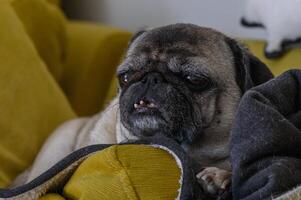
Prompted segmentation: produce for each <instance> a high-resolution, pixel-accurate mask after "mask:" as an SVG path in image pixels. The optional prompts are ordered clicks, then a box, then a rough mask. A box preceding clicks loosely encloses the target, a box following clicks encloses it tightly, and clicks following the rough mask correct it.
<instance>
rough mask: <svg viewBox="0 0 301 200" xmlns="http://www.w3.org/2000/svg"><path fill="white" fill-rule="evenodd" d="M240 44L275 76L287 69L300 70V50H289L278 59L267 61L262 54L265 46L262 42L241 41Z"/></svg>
mask: <svg viewBox="0 0 301 200" xmlns="http://www.w3.org/2000/svg"><path fill="white" fill-rule="evenodd" d="M242 42H243V43H244V44H245V45H246V46H247V47H248V48H249V49H250V50H251V52H252V53H254V55H256V56H257V57H258V58H259V59H260V60H262V61H263V62H264V63H265V64H266V65H268V66H269V68H270V70H271V71H272V72H273V74H274V75H276V76H277V75H280V74H281V73H283V72H285V71H287V70H289V69H301V48H299V49H293V50H290V51H288V52H287V53H286V54H285V55H284V56H282V57H281V58H278V59H267V58H266V57H265V56H264V53H263V49H264V45H265V43H264V42H263V41H256V40H242Z"/></svg>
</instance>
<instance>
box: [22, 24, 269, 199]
mask: <svg viewBox="0 0 301 200" xmlns="http://www.w3.org/2000/svg"><path fill="white" fill-rule="evenodd" d="M117 76H118V79H119V92H118V96H117V97H116V98H115V99H114V100H113V101H112V103H111V104H110V105H109V106H108V107H107V108H106V110H105V111H103V112H102V113H99V114H97V115H95V116H93V117H91V118H80V119H75V120H73V121H71V122H67V123H65V124H63V125H62V126H61V127H60V128H58V129H57V130H56V131H55V133H53V134H52V135H51V137H50V138H49V139H48V140H47V141H46V143H45V144H44V146H43V147H42V149H41V151H40V153H39V154H38V156H37V158H36V160H35V162H34V164H33V165H32V167H31V168H30V169H28V170H27V171H26V172H25V173H23V174H22V175H21V176H20V177H19V178H18V179H17V180H18V181H17V182H19V183H20V182H21V183H22V182H23V183H24V182H29V181H31V180H32V179H34V178H35V177H37V176H38V175H40V174H41V173H43V172H44V171H46V170H47V169H48V168H50V167H51V166H52V165H54V164H55V163H56V162H57V161H59V160H60V159H62V158H63V157H65V156H66V155H67V154H69V153H71V152H72V151H74V150H76V149H79V148H81V147H84V146H87V145H91V144H108V143H110V144H112V143H120V142H123V141H127V140H137V139H141V138H145V137H153V136H155V135H156V134H160V135H163V136H165V137H168V138H171V139H173V140H175V141H176V142H178V143H179V144H180V145H181V146H182V147H183V148H184V149H185V151H186V152H187V154H188V155H189V156H190V157H191V158H193V159H194V160H196V161H197V162H198V163H200V165H202V166H203V167H204V170H202V171H201V172H200V173H199V174H197V178H198V179H199V180H200V183H201V185H202V186H203V188H204V190H205V191H207V192H209V193H211V194H216V193H217V192H218V191H220V190H223V189H225V188H226V187H227V185H228V184H229V183H230V180H231V164H230V162H229V145H228V142H229V137H230V129H231V125H232V122H233V119H234V115H235V111H236V109H237V107H238V104H239V101H240V98H241V96H242V95H243V93H244V92H245V91H246V90H248V89H249V88H251V87H253V86H255V85H258V84H261V83H263V82H265V81H267V80H269V79H271V78H272V77H273V75H272V74H271V72H270V71H269V70H268V68H267V67H266V66H265V65H264V64H263V63H262V62H260V61H259V60H258V59H257V58H256V57H254V56H253V55H252V54H251V53H250V52H249V51H247V49H245V48H244V47H243V46H241V45H240V44H239V43H238V42H236V41H235V40H233V39H231V38H229V37H227V36H225V35H224V34H222V33H220V32H218V31H215V30H212V29H210V28H204V27H200V26H197V25H193V24H173V25H168V26H163V27H159V28H154V29H149V30H144V31H140V32H138V33H137V34H136V35H134V36H133V38H132V40H131V41H130V44H129V47H128V51H127V54H126V57H125V59H124V61H123V62H122V64H121V65H120V66H119V67H118V70H117Z"/></svg>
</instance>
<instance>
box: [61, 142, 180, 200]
mask: <svg viewBox="0 0 301 200" xmlns="http://www.w3.org/2000/svg"><path fill="white" fill-rule="evenodd" d="M180 177H181V169H180V168H179V166H178V165H177V162H176V160H175V159H174V158H173V156H172V155H171V154H169V153H168V152H166V151H165V150H161V149H159V148H154V147H150V146H146V145H120V146H118V145H116V146H112V147H109V148H107V149H105V150H102V151H100V152H98V153H96V154H94V155H92V156H90V157H89V158H87V159H86V160H85V161H84V162H83V163H82V164H81V165H80V166H79V168H78V169H77V170H76V171H75V173H74V174H73V176H72V177H71V179H70V180H69V181H68V183H67V184H66V185H65V187H64V197H67V199H81V200H98V199H102V200H120V199H123V200H126V199H128V200H136V199H137V200H138V199H143V200H154V199H161V200H169V199H175V198H176V197H177V196H178V190H179V188H180V183H179V182H180Z"/></svg>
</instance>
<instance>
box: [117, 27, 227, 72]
mask: <svg viewBox="0 0 301 200" xmlns="http://www.w3.org/2000/svg"><path fill="white" fill-rule="evenodd" d="M229 55H230V50H229V47H228V46H227V45H226V44H225V42H224V36H223V35H222V34H220V33H218V32H215V31H213V30H211V29H207V28H200V27H198V26H193V25H192V26H166V27H162V28H158V29H153V30H150V31H147V32H145V33H143V34H142V35H141V36H139V37H138V38H137V39H136V40H135V41H134V42H133V43H132V44H131V45H130V47H129V49H128V52H127V56H126V59H125V61H124V63H123V64H122V65H120V67H119V69H118V71H125V70H127V68H131V69H138V68H139V67H145V66H147V65H150V66H154V64H156V66H158V65H160V64H161V65H162V66H163V65H165V66H168V67H169V68H170V69H171V70H172V71H177V70H178V71H179V70H182V69H181V67H182V68H183V66H185V67H186V69H185V70H189V68H193V69H191V70H203V71H206V70H207V71H208V70H209V71H210V70H213V71H214V66H217V68H220V67H222V66H223V65H224V64H228V65H231V64H230V63H225V62H226V61H225V60H229ZM230 60H231V59H230ZM151 63H153V64H151ZM184 64H186V65H184ZM196 66H197V67H196ZM208 66H212V67H211V69H210V68H208ZM216 70H219V69H216ZM208 73H209V72H208Z"/></svg>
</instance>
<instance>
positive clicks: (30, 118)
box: [0, 0, 75, 187]
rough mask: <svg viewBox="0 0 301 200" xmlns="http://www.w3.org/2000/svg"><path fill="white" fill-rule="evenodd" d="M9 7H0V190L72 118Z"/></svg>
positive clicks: (5, 3)
mask: <svg viewBox="0 0 301 200" xmlns="http://www.w3.org/2000/svg"><path fill="white" fill-rule="evenodd" d="M10 2H11V1H6V0H2V1H0V26H1V30H2V31H0V44H1V45H0V110H1V115H0V132H1V134H0V187H5V186H7V185H8V184H9V183H10V181H11V180H12V179H13V178H14V177H15V176H16V175H17V174H19V173H20V172H21V171H22V170H24V169H25V168H26V167H28V165H29V164H30V163H31V162H32V161H33V159H34V156H35V155H36V153H37V152H38V150H39V148H40V146H41V144H42V143H43V142H44V140H45V138H46V137H47V136H48V134H49V133H50V132H51V131H52V130H53V129H54V128H55V127H57V126H58V125H59V124H60V123H62V122H63V121H66V120H67V119H70V118H72V117H75V114H74V112H73V111H72V109H71V108H70V106H69V103H68V101H67V100H66V98H65V96H64V95H63V93H62V91H61V90H60V88H59V87H58V85H57V84H56V82H55V81H54V79H53V78H52V76H51V75H50V73H49V72H48V70H47V67H46V65H45V64H44V62H43V61H42V60H41V58H40V57H39V54H38V52H37V50H36V49H35V47H34V43H33V42H32V40H31V38H30V37H29V35H28V34H27V33H26V31H25V29H24V26H23V24H22V21H21V20H20V18H19V15H18V14H16V12H15V9H14V8H13V7H12V5H11V4H10ZM13 2H14V1H13ZM37 17H38V16H37ZM3 30H5V31H3Z"/></svg>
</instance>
